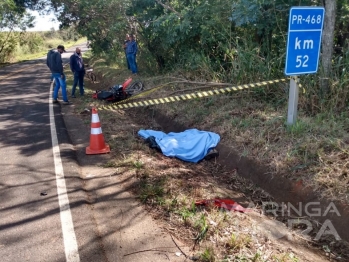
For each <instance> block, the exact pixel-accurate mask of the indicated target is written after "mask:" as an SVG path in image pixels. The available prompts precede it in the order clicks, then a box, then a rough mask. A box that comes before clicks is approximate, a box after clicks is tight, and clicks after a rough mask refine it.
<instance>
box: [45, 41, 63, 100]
mask: <svg viewBox="0 0 349 262" xmlns="http://www.w3.org/2000/svg"><path fill="white" fill-rule="evenodd" d="M63 52H65V48H64V46H63V45H59V46H58V47H57V50H50V51H49V52H48V53H47V59H46V64H47V66H48V67H49V68H50V71H51V73H52V76H53V78H54V79H55V82H56V85H55V88H54V90H53V103H57V102H58V100H57V98H58V91H59V88H60V87H62V97H63V104H69V101H68V97H67V84H66V79H65V75H64V72H63V61H62V56H61V54H62V53H63Z"/></svg>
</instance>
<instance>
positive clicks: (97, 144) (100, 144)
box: [86, 108, 110, 155]
mask: <svg viewBox="0 0 349 262" xmlns="http://www.w3.org/2000/svg"><path fill="white" fill-rule="evenodd" d="M109 152H110V147H109V145H107V144H106V143H105V142H104V136H103V134H102V128H101V123H100V121H99V117H98V113H97V109H95V108H92V121H91V135H90V146H88V147H86V155H97V154H105V153H109Z"/></svg>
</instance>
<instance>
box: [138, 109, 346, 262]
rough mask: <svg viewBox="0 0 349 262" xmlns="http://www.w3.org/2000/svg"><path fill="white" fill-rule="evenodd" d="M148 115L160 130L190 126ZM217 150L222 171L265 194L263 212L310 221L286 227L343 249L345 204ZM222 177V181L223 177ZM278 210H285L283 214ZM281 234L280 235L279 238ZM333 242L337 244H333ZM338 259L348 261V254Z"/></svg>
mask: <svg viewBox="0 0 349 262" xmlns="http://www.w3.org/2000/svg"><path fill="white" fill-rule="evenodd" d="M134 110H135V111H136V112H137V111H138V112H139V113H137V115H138V114H144V111H143V110H141V109H139V110H137V109H134ZM151 115H152V116H151V117H152V118H153V119H154V120H155V121H156V122H157V124H158V125H160V126H161V129H162V131H164V132H181V131H184V130H186V129H188V128H194V127H188V126H185V125H183V124H181V123H178V122H176V121H175V120H174V119H169V118H168V117H167V116H165V115H164V114H162V113H161V112H160V111H159V110H152V112H151ZM136 119H137V118H136ZM136 121H137V120H136ZM142 121H144V119H142ZM217 149H218V151H219V157H218V158H217V159H216V161H217V163H218V164H220V165H221V166H223V167H224V169H225V170H231V171H232V172H233V171H235V170H236V171H237V173H238V175H239V176H241V177H243V178H244V179H247V180H249V181H252V182H253V183H254V184H255V185H256V186H257V187H259V188H261V189H262V190H264V191H265V192H266V193H267V195H268V197H266V198H265V201H266V202H265V203H267V204H266V206H264V207H262V209H264V211H265V213H266V214H267V215H268V214H269V215H272V216H274V215H278V216H279V217H277V218H276V219H277V220H279V221H281V222H283V223H286V225H287V223H290V218H292V219H293V221H294V219H295V218H296V219H298V220H299V219H302V218H305V219H306V220H307V221H311V222H310V223H309V222H307V221H305V220H304V223H307V225H305V224H303V225H302V226H299V225H298V226H296V227H295V225H292V226H291V225H290V224H289V229H297V228H298V229H301V230H302V232H304V233H307V235H304V239H306V240H308V241H310V242H312V240H311V239H314V238H315V239H316V238H317V239H316V240H318V242H316V244H315V246H321V245H323V246H327V244H329V243H332V244H333V247H332V248H334V249H336V248H337V249H338V250H342V251H343V250H347V248H348V245H347V243H346V242H347V241H349V231H348V230H347V226H348V220H347V219H346V218H347V217H348V215H349V207H348V205H345V204H343V203H340V202H337V201H329V200H327V199H325V198H321V197H320V196H319V195H318V194H316V193H315V192H314V191H313V190H312V188H310V187H305V186H304V185H303V184H302V182H294V181H291V180H288V179H286V178H283V177H281V176H280V177H277V176H275V175H272V174H270V173H268V171H267V167H265V166H262V165H260V164H258V163H257V162H256V161H254V160H253V159H249V158H247V157H244V156H241V155H240V154H238V152H236V151H234V148H230V147H228V146H226V145H224V144H221V143H220V144H219V145H218V147H217ZM222 179H223V180H224V177H223V178H222ZM247 199H248V200H250V201H248V200H247V201H244V202H243V204H245V207H248V205H249V206H251V204H252V206H253V207H255V206H256V205H264V204H265V203H264V204H263V203H262V202H263V199H261V198H259V199H258V200H256V201H257V202H259V203H255V202H253V199H252V198H251V197H247ZM251 200H252V201H251ZM261 200H262V201H261ZM271 203H272V204H273V205H277V206H273V207H271V208H270V207H268V206H267V205H269V204H271ZM280 209H284V211H285V210H287V211H285V213H284V212H283V211H280ZM276 213H277V214H276ZM292 219H291V220H292ZM291 223H292V222H291ZM300 224H302V222H300ZM278 233H279V232H278ZM278 233H277V234H278ZM337 233H338V235H337ZM282 237H283V236H281V235H280V238H282ZM335 240H344V241H335ZM334 242H337V243H336V244H334ZM313 244H314V242H313ZM340 252H341V251H340ZM346 253H347V251H346ZM343 259H344V260H343ZM340 260H341V261H349V256H348V257H346V258H344V257H343V258H342V259H340Z"/></svg>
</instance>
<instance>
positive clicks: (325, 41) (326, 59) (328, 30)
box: [320, 0, 336, 95]
mask: <svg viewBox="0 0 349 262" xmlns="http://www.w3.org/2000/svg"><path fill="white" fill-rule="evenodd" d="M324 4H325V21H324V28H323V33H322V67H323V75H322V79H321V82H320V87H321V94H322V95H328V94H329V77H330V76H331V71H332V56H333V48H334V44H333V43H334V42H333V38H334V29H335V24H336V0H325V1H324Z"/></svg>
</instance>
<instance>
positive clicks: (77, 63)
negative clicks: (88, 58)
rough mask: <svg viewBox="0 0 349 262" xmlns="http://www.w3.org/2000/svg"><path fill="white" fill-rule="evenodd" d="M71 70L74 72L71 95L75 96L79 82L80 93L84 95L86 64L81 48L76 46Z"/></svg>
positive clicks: (71, 60) (71, 59)
mask: <svg viewBox="0 0 349 262" xmlns="http://www.w3.org/2000/svg"><path fill="white" fill-rule="evenodd" d="M70 70H71V71H72V72H73V74H74V83H73V88H72V91H71V96H72V97H74V98H75V97H76V96H75V89H76V86H77V85H78V83H79V90H80V95H81V96H83V95H84V76H85V66H84V61H83V59H82V54H81V49H80V48H79V47H77V48H76V50H75V53H74V54H73V55H72V56H71V57H70Z"/></svg>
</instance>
